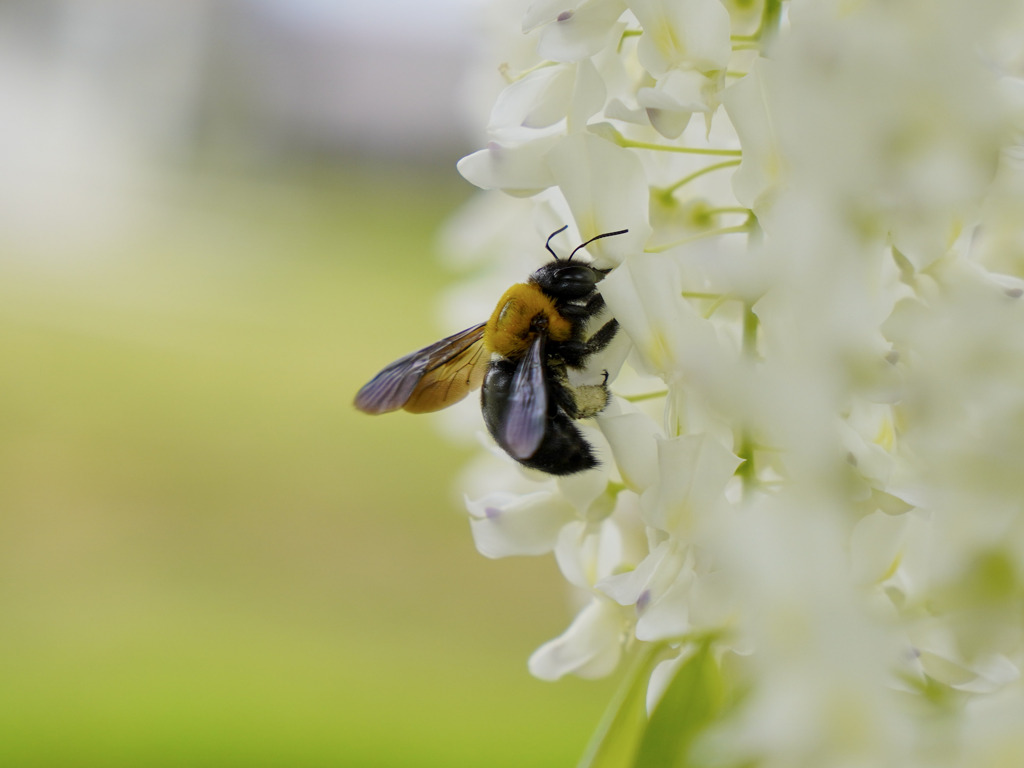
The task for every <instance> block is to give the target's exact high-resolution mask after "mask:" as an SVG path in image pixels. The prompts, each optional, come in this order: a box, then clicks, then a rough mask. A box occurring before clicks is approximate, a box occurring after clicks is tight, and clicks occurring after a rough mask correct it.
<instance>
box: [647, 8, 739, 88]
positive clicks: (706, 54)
mask: <svg viewBox="0 0 1024 768" xmlns="http://www.w3.org/2000/svg"><path fill="white" fill-rule="evenodd" d="M629 7H630V9H631V10H632V11H633V13H634V14H636V17H637V19H638V20H639V21H640V26H641V27H643V30H644V33H643V35H641V37H640V43H639V45H638V47H637V55H638V56H639V58H640V63H641V64H642V65H643V66H644V68H645V69H647V71H648V72H650V73H651V74H652V75H654V76H655V77H657V76H660V75H662V74H664V73H665V72H667V71H668V70H669V69H672V68H674V67H682V68H686V69H697V70H699V71H701V72H712V71H718V70H723V69H725V68H726V66H727V65H728V63H729V56H730V55H731V54H732V45H731V43H730V41H729V33H730V22H729V12H728V11H727V10H725V8H724V7H723V6H722V4H721V3H720V2H719V1H718V0H630V3H629Z"/></svg>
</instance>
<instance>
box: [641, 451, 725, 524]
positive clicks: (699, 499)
mask: <svg viewBox="0 0 1024 768" xmlns="http://www.w3.org/2000/svg"><path fill="white" fill-rule="evenodd" d="M740 461H741V460H740V459H739V457H737V456H736V455H735V454H733V453H732V451H729V450H727V449H726V448H725V447H724V446H722V444H721V443H719V442H718V440H716V439H715V438H713V437H710V436H709V435H705V434H701V435H682V436H680V437H674V438H667V439H660V440H658V467H659V468H660V470H661V472H660V476H659V482H658V484H657V485H655V486H653V487H652V488H651V489H650V490H649V491H648V492H647V493H645V494H644V495H643V496H642V497H641V504H642V506H643V507H644V510H645V513H644V519H645V520H647V523H648V524H649V525H651V526H653V527H655V528H658V529H661V530H664V531H669V532H678V531H680V529H682V530H689V529H691V527H692V525H693V523H694V520H696V521H697V522H700V520H701V518H707V517H709V516H713V515H714V512H715V510H716V509H717V508H718V507H719V506H720V505H721V503H722V502H723V501H724V499H725V486H726V483H727V482H728V481H729V480H730V479H731V478H732V476H733V475H734V474H735V472H736V467H738V466H739V465H740Z"/></svg>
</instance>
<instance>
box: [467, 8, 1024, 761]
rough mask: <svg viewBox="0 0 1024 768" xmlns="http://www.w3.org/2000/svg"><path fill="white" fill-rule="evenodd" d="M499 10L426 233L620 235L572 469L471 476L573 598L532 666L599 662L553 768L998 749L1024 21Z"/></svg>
mask: <svg viewBox="0 0 1024 768" xmlns="http://www.w3.org/2000/svg"><path fill="white" fill-rule="evenodd" d="M494 3H495V5H496V6H498V5H500V6H501V8H502V9H503V10H509V9H515V8H518V11H519V15H520V18H521V19H522V23H521V25H520V26H516V25H510V26H509V28H508V29H507V30H505V31H504V32H503V33H502V34H505V35H506V36H507V38H508V40H505V41H500V42H499V43H497V44H496V49H499V50H513V49H514V50H519V51H521V50H523V43H524V41H525V43H527V44H528V45H530V46H532V47H533V50H535V52H536V58H535V60H534V61H533V62H532V63H528V64H527V65H526V66H523V62H522V61H521V60H520V61H518V62H517V63H516V66H519V67H520V69H519V70H518V71H514V70H513V69H512V67H511V65H509V66H505V67H503V68H502V69H503V71H504V72H505V74H506V77H507V79H508V84H507V86H506V88H505V90H504V91H503V92H502V93H501V94H500V95H499V96H498V97H497V99H496V101H495V103H494V104H493V106H492V108H491V110H490V120H489V122H488V124H487V125H486V139H485V140H484V141H483V142H482V144H483V145H484V146H483V148H482V149H481V150H480V151H478V152H475V153H473V154H471V155H469V156H468V157H466V158H464V159H463V160H462V161H461V162H460V163H459V170H460V172H461V173H462V174H463V175H464V176H465V177H466V178H467V179H468V180H469V181H471V182H472V183H474V184H476V185H477V186H479V187H481V188H483V189H484V190H487V191H486V192H482V193H481V195H484V196H486V198H485V200H484V201H483V202H480V201H477V202H474V203H472V204H471V205H473V206H475V207H474V211H475V215H474V216H466V217H460V218H459V219H457V223H455V224H453V227H452V229H451V231H450V233H449V234H450V239H451V240H452V242H455V241H457V240H459V238H460V237H461V238H462V240H463V242H470V243H473V244H474V245H473V252H474V254H475V258H476V260H477V263H480V264H484V263H489V264H490V270H491V272H492V273H493V276H494V277H495V279H497V278H499V277H500V278H501V279H503V280H504V279H507V277H508V276H509V275H510V274H513V275H515V274H518V275H522V274H524V273H528V272H529V271H531V270H532V269H533V268H535V267H536V266H537V263H538V262H537V261H536V258H537V256H536V253H537V252H538V248H532V250H531V248H530V247H529V243H531V242H534V243H538V244H543V242H544V239H545V238H546V237H547V235H548V234H549V233H550V232H552V231H554V230H556V229H558V228H559V227H561V226H562V225H568V226H569V233H568V234H567V235H566V237H573V238H576V240H575V242H583V241H585V240H589V239H591V238H593V237H595V236H597V235H600V234H603V233H612V232H619V231H620V230H627V232H626V233H624V234H621V235H618V236H616V237H607V238H603V239H600V240H597V241H595V242H593V243H591V244H590V245H589V246H588V247H587V248H586V252H587V254H589V258H590V259H591V260H592V261H593V263H594V264H595V266H596V267H598V268H600V269H605V270H608V273H607V276H606V277H605V278H604V279H603V280H602V281H601V282H600V283H599V285H598V288H599V291H600V294H601V296H602V297H603V299H604V301H605V303H606V308H607V309H606V313H605V314H604V315H602V318H603V319H601V320H600V322H601V323H604V322H606V321H607V318H608V317H614V318H615V319H616V320H617V321H618V324H619V332H618V335H617V337H616V338H615V340H614V341H613V343H611V344H610V345H609V346H608V347H607V348H606V349H604V350H602V351H601V352H600V353H599V354H598V355H595V356H594V358H593V359H591V360H590V361H588V366H587V369H586V370H584V371H580V372H579V377H580V379H579V381H580V382H584V381H586V382H588V383H589V382H593V381H594V380H595V378H596V379H597V380H599V377H600V376H601V375H602V372H607V373H606V376H607V379H608V382H607V383H608V386H609V388H610V390H611V392H612V398H611V402H610V403H609V404H608V406H607V407H606V408H605V409H604V410H603V411H602V412H601V413H599V414H598V415H597V417H596V418H594V419H588V420H585V421H582V422H579V423H580V426H581V428H582V429H583V431H584V434H585V437H586V439H587V441H588V442H589V443H591V444H592V445H593V446H594V448H595V450H596V451H597V453H598V454H599V456H600V465H599V466H598V467H597V468H596V469H592V470H588V471H586V472H583V473H581V474H579V475H574V476H569V477H564V478H558V479H554V478H551V477H548V476H545V475H543V474H541V473H538V472H535V471H531V472H526V471H518V470H514V469H513V462H512V460H511V459H507V461H506V459H505V458H504V457H503V456H501V458H496V457H495V456H491V457H489V458H488V460H487V461H486V462H480V463H478V464H477V465H475V467H476V468H475V469H473V470H472V475H471V478H470V479H468V480H467V481H466V483H467V485H468V486H471V487H472V488H473V490H472V491H471V492H470V493H468V494H467V507H468V509H469V518H470V524H471V528H472V533H473V537H474V540H475V542H476V544H477V547H478V548H479V550H480V551H481V552H482V553H483V554H484V555H486V556H488V557H504V556H512V555H544V556H553V557H554V558H555V560H556V562H557V564H558V566H559V569H560V571H561V573H562V575H563V576H564V578H565V581H566V582H567V584H568V585H569V586H570V587H571V589H572V590H573V591H574V592H575V593H576V594H577V596H578V597H579V598H580V600H579V602H578V605H580V606H582V609H581V610H580V612H579V613H578V614H577V615H576V617H575V619H573V620H572V621H571V622H570V623H569V624H568V627H567V629H566V630H565V632H564V633H563V634H562V635H560V636H559V637H557V638H554V639H553V640H551V641H550V642H548V643H546V644H544V645H543V646H542V647H540V648H539V649H538V650H537V651H536V652H535V653H534V655H533V656H532V657H531V659H530V661H529V668H530V670H531V672H533V674H535V675H536V676H538V677H541V678H543V679H557V678H558V677H561V676H563V675H566V674H575V675H579V676H583V677H595V676H603V675H607V674H611V673H612V672H614V671H615V670H616V669H620V668H623V667H625V668H626V671H625V672H624V673H623V675H624V683H623V692H622V695H621V696H620V697H619V698H618V699H617V700H616V703H615V706H616V707H618V710H617V713H613V715H611V716H609V717H608V718H606V721H605V724H604V726H603V727H602V729H601V730H599V732H598V733H597V734H596V735H595V739H594V741H593V743H592V744H591V746H590V748H589V749H588V751H587V754H586V755H585V756H584V758H583V762H582V763H581V765H688V766H690V765H709V766H711V765H714V766H726V767H728V766H740V765H743V766H764V767H765V768H774V767H775V766H780V767H781V766H787V767H789V766H815V767H816V768H827V767H828V766H837V767H838V766H843V767H844V768H846V767H848V766H887V765H899V766H940V767H941V766H949V767H950V768H968V766H969V767H970V768H976V767H978V766H981V767H983V768H986V767H990V768H996V767H997V766H998V767H1000V768H1001V767H1003V766H1006V768H1009V767H1010V766H1018V765H1022V764H1024V681H1022V677H1021V674H1020V670H1021V667H1022V665H1024V5H1022V4H1021V3H1020V2H1019V0H976V2H972V3H963V2H961V1H960V0H905V1H904V2H901V3H893V2H891V1H890V0H788V1H787V0H582V1H579V0H536V1H535V2H533V3H532V4H530V3H527V2H521V1H520V0H494ZM513 38H516V39H517V40H518V42H516V43H513V42H509V41H511V40H512V39H513ZM502 63H503V62H501V61H489V62H488V63H487V66H490V67H495V68H497V67H498V66H499V65H501V64H502ZM697 114H699V115H700V116H701V117H702V118H703V119H702V120H701V119H698V120H693V119H692V118H693V116H694V115H697ZM485 209H486V216H483V217H481V216H480V215H479V214H480V213H481V211H483V210H485ZM480 221H484V222H486V226H482V225H480V223H479V222H480ZM458 222H461V223H458ZM558 242H562V241H558ZM540 252H541V253H542V250H541V251H540ZM488 254H489V256H488ZM488 258H490V261H489V262H488V261H487V259H488ZM520 279H521V278H520ZM597 327H598V325H597V322H595V324H594V325H593V328H592V330H593V329H596V328H597ZM576 374H577V372H575V371H574V372H573V373H572V375H573V376H575V375H576ZM497 455H500V454H496V456H497ZM501 462H506V468H507V471H501V472H495V471H494V467H495V466H496V465H498V464H500V463H501ZM623 660H627V663H625V664H623Z"/></svg>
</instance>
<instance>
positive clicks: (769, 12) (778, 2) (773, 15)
mask: <svg viewBox="0 0 1024 768" xmlns="http://www.w3.org/2000/svg"><path fill="white" fill-rule="evenodd" d="M781 18H782V0H765V3H764V8H763V9H762V10H761V21H760V23H758V25H757V29H756V30H754V32H753V34H750V35H732V36H731V37H730V38H729V39H730V40H732V41H733V42H738V43H758V42H761V40H762V39H767V38H769V37H772V36H774V34H775V32H776V31H777V30H778V28H779V21H780V20H781ZM733 50H736V48H733Z"/></svg>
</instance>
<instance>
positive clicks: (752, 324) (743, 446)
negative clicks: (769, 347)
mask: <svg viewBox="0 0 1024 768" xmlns="http://www.w3.org/2000/svg"><path fill="white" fill-rule="evenodd" d="M759 326H760V320H759V319H758V317H757V314H756V313H755V312H754V306H753V304H752V303H751V302H749V301H745V302H744V303H743V354H744V356H745V357H746V358H747V359H748V360H751V361H753V360H756V359H757V331H758V327H759ZM755 450H756V447H755V444H754V440H753V438H752V437H751V435H750V430H748V429H747V428H745V427H744V428H743V429H742V430H741V432H740V440H739V446H738V449H737V451H736V455H737V456H739V457H740V458H741V459H743V463H742V464H740V465H739V467H738V468H737V469H736V474H737V475H739V477H740V480H741V481H742V482H743V492H744V494H746V493H748V492H749V491H750V490H751V489H752V488H753V487H754V485H755V484H756V483H757V467H756V465H755V464H754V452H755Z"/></svg>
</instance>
